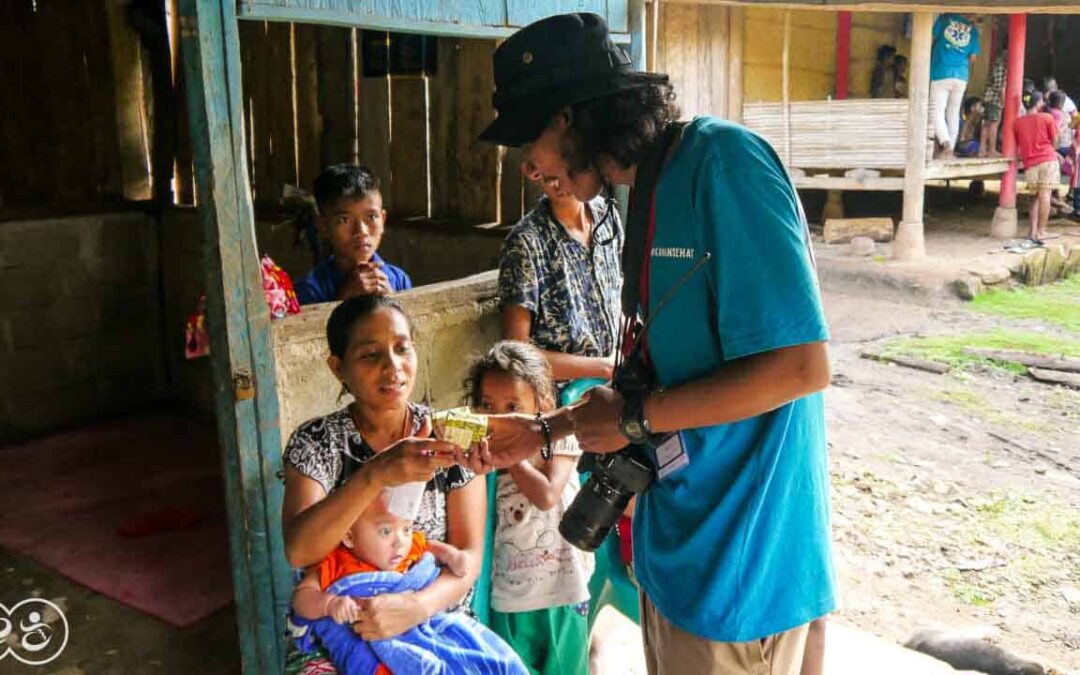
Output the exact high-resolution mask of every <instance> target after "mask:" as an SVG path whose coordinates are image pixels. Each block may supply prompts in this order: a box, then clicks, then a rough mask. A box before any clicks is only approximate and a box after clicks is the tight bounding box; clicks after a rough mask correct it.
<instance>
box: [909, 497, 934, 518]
mask: <svg viewBox="0 0 1080 675" xmlns="http://www.w3.org/2000/svg"><path fill="white" fill-rule="evenodd" d="M904 503H905V504H907V505H908V506H909V507H910V508H912V509H914V510H915V511H918V512H919V513H925V514H928V515H929V514H931V513H933V512H934V505H933V504H931V503H930V502H928V501H926V500H925V499H923V498H922V497H920V496H918V495H912V496H910V497H908V498H907V499H906V500H905V501H904Z"/></svg>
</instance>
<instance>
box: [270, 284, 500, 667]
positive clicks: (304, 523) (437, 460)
mask: <svg viewBox="0 0 1080 675" xmlns="http://www.w3.org/2000/svg"><path fill="white" fill-rule="evenodd" d="M326 336H327V341H328V342H329V346H330V357H329V359H327V363H328V365H329V366H330V370H331V371H332V372H333V373H334V376H335V377H336V378H337V379H338V381H339V382H341V385H342V388H343V393H345V392H347V393H349V394H351V395H352V397H353V399H354V400H353V402H352V403H350V404H349V405H347V406H346V407H344V408H342V409H341V410H338V411H336V412H333V413H330V414H329V415H326V416H324V417H316V418H315V419H313V420H309V421H307V422H305V423H304V424H302V425H300V427H299V428H297V429H296V431H295V432H293V434H292V436H291V437H290V438H289V442H288V444H287V445H286V447H285V451H284V453H283V458H282V459H283V463H284V465H285V498H284V501H283V504H282V514H281V516H282V517H281V521H282V527H283V529H284V538H285V555H286V557H287V558H288V560H289V563H290V564H292V565H293V566H294V567H307V566H310V565H314V564H316V563H318V562H319V561H320V560H322V558H323V557H325V556H326V555H327V554H328V553H330V551H331V550H333V549H334V547H336V546H337V545H338V544H339V543H340V542H341V540H342V538H343V537H344V536H345V532H346V531H347V530H348V529H349V528H350V527H351V525H352V523H353V522H355V521H356V519H357V517H358V516H359V515H360V514H361V513H362V512H363V511H364V510H365V509H366V508H367V507H368V505H369V504H371V503H372V502H373V501H374V500H375V498H376V497H377V496H378V495H379V494H380V493H381V491H382V490H383V488H387V487H393V486H395V485H402V484H404V483H413V482H419V481H423V482H426V483H427V486H426V488H425V491H424V494H423V497H422V498H421V504H420V510H419V513H418V515H417V518H416V528H417V529H418V530H420V531H422V532H423V533H424V534H425V535H426V536H427V538H428V539H432V540H436V541H445V542H447V543H449V544H452V545H453V546H456V547H458V548H460V549H461V550H463V551H465V552H466V553H467V554H468V555H469V556H470V558H471V559H472V563H471V564H470V565H469V568H470V573H469V574H467V575H465V576H464V577H458V576H455V575H453V574H451V573H449V572H444V573H443V574H442V576H440V577H439V578H438V579H436V580H435V581H434V582H433V583H432V584H431V585H430V586H428V587H427V588H425V589H424V590H422V591H418V592H416V593H407V594H402V593H387V594H383V595H379V596H377V597H373V598H366V599H364V600H363V601H362V603H363V605H362V607H361V608H360V617H359V620H358V621H357V622H356V623H355V624H354V625H353V629H354V630H355V631H356V633H357V634H359V635H360V636H361V637H362V638H363V639H365V640H368V641H370V640H379V639H385V638H390V637H394V636H396V635H400V634H401V633H404V632H405V631H407V630H409V629H410V628H413V627H414V626H417V625H419V624H421V623H423V622H424V621H427V620H428V619H429V618H431V617H432V616H433V615H435V614H437V613H439V612H442V611H446V610H459V609H460V610H462V611H468V600H469V597H470V595H471V593H472V587H473V584H474V583H475V581H476V575H477V573H478V571H479V570H480V563H481V559H482V557H483V554H484V519H485V517H486V515H485V514H486V512H487V500H486V496H485V490H484V482H483V481H473V480H472V478H473V474H472V472H470V471H469V470H468V469H465V468H463V467H461V466H458V465H456V464H455V461H454V459H453V456H452V451H453V448H454V446H453V445H452V444H450V443H446V442H444V441H437V440H435V439H434V438H431V411H430V410H429V409H428V408H426V407H424V406H420V405H417V404H414V403H412V402H410V400H409V397H410V396H411V394H412V390H413V385H414V384H415V382H416V367H417V358H416V348H415V345H414V344H413V328H412V323H411V322H410V320H409V317H408V315H407V314H406V313H405V310H404V309H403V308H402V307H401V305H400V304H398V303H397V301H395V300H392V299H390V298H388V297H386V296H379V295H363V296H356V297H352V298H349V299H348V300H345V301H344V302H342V303H341V304H340V305H338V306H337V307H336V308H335V309H334V311H333V313H332V314H331V315H330V320H329V321H328V322H327V326H326ZM328 669H329V670H328ZM326 672H333V670H332V666H331V665H330V664H329V661H327V660H326V659H325V655H323V654H322V653H320V652H314V653H311V654H301V653H299V652H292V653H290V655H289V657H288V659H287V661H286V673H290V674H292V673H298V674H299V675H311V674H313V673H326Z"/></svg>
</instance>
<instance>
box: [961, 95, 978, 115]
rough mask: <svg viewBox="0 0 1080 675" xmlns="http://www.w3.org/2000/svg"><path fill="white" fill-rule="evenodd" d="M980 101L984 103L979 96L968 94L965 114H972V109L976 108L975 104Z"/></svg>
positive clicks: (965, 100)
mask: <svg viewBox="0 0 1080 675" xmlns="http://www.w3.org/2000/svg"><path fill="white" fill-rule="evenodd" d="M978 103H982V99H981V98H979V97H978V96H968V97H967V98H966V99H964V116H965V117H966V116H968V115H970V114H971V109H972V108H974V107H975V105H976V104H978Z"/></svg>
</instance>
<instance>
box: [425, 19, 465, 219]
mask: <svg viewBox="0 0 1080 675" xmlns="http://www.w3.org/2000/svg"><path fill="white" fill-rule="evenodd" d="M436 49H437V50H438V64H439V66H438V69H437V70H436V72H435V76H434V77H432V78H431V82H430V101H431V111H430V115H431V157H430V162H431V213H432V216H434V217H435V218H452V217H455V216H457V215H458V191H457V189H455V186H456V185H457V181H458V174H459V171H458V166H457V163H456V162H455V161H454V152H453V151H452V145H453V142H454V132H455V126H456V119H455V115H456V113H457V105H458V104H457V93H458V89H457V72H458V67H459V55H460V53H461V40H456V39H453V38H444V37H441V38H439V39H438V44H437V45H436Z"/></svg>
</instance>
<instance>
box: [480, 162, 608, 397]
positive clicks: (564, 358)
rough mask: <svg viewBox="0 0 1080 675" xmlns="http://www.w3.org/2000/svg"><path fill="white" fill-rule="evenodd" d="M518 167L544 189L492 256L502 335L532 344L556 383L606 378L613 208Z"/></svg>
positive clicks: (528, 168) (532, 169) (526, 166)
mask: <svg viewBox="0 0 1080 675" xmlns="http://www.w3.org/2000/svg"><path fill="white" fill-rule="evenodd" d="M522 171H523V172H524V174H525V177H526V178H528V179H529V180H532V181H535V182H537V183H539V184H540V185H541V186H543V189H544V196H543V197H541V198H540V201H539V202H538V203H537V205H536V207H535V208H534V209H533V210H532V211H529V212H528V213H527V214H525V216H524V217H523V218H522V219H521V221H520V222H519V223H518V224H517V225H515V226H514V229H512V230H511V231H510V234H509V235H508V236H507V237H506V242H505V243H504V244H503V248H502V254H501V255H500V256H499V303H500V305H501V306H502V337H503V339H504V340H519V341H521V342H531V343H532V344H534V345H536V346H537V347H538V348H540V350H541V351H543V353H544V357H545V358H546V359H547V360H548V362H549V363H550V364H551V371H552V376H553V377H554V378H555V381H556V382H566V381H568V380H573V379H578V378H585V377H600V378H604V379H608V378H610V377H611V370H612V367H613V365H614V354H615V336H616V332H617V331H618V326H619V318H620V316H621V311H622V310H621V308H620V305H619V292H620V290H621V289H622V264H621V262H620V260H619V257H620V255H621V254H622V226H621V224H620V223H619V213H618V211H617V210H616V209H615V208H614V206H613V205H612V204H606V203H605V200H604V199H603V198H601V197H597V198H596V199H592V200H590V201H588V202H583V201H580V200H578V199H577V198H575V197H574V195H572V194H570V193H568V192H566V191H565V190H562V189H560V188H559V187H558V185H557V184H556V182H555V181H552V180H551V179H550V178H549V177H547V176H544V175H543V174H542V173H541V172H540V171H539V170H538V169H537V168H536V167H535V165H532V164H530V163H526V164H524V165H522Z"/></svg>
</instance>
